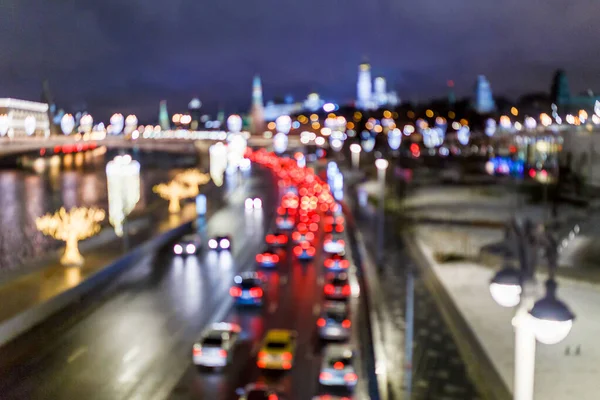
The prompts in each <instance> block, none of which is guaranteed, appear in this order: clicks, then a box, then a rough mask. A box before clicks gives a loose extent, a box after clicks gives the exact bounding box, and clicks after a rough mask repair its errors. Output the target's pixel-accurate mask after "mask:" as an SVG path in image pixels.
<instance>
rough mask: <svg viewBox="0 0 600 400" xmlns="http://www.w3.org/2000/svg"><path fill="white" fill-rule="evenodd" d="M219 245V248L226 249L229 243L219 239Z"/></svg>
mask: <svg viewBox="0 0 600 400" xmlns="http://www.w3.org/2000/svg"><path fill="white" fill-rule="evenodd" d="M219 244H220V245H221V248H223V249H228V248H229V244H230V243H229V240H227V239H221V242H220V243H219Z"/></svg>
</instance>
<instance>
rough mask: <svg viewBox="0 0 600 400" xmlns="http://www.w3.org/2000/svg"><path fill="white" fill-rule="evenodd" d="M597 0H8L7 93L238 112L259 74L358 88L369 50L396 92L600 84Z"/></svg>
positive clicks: (0, 52)
mask: <svg viewBox="0 0 600 400" xmlns="http://www.w3.org/2000/svg"><path fill="white" fill-rule="evenodd" d="M597 15H600V2H597V1H595V0H580V1H577V2H572V1H569V0H529V1H522V0H503V1H496V0H450V1H446V2H440V1H439V0H419V1H414V0H412V1H409V0H369V1H367V0H304V1H292V0H253V1H239V0H203V1H197V0H169V1H166V0H163V1H160V0H102V1H98V0H54V1H44V0H4V1H2V2H0V76H2V79H1V80H0V96H16V97H23V98H31V99H36V98H39V93H40V82H41V80H42V79H45V78H47V79H49V80H50V82H51V85H52V87H53V90H54V94H55V96H56V97H57V98H58V99H59V101H61V102H63V103H64V104H65V105H69V104H76V103H81V102H83V101H85V102H87V104H89V106H90V109H91V110H92V111H94V112H96V113H99V115H100V116H101V117H102V118H106V116H107V115H108V113H110V112H112V111H113V110H128V111H131V112H136V113H138V114H139V115H140V116H142V117H144V118H154V116H155V114H156V111H157V107H158V101H159V100H160V99H162V98H166V99H167V100H168V101H169V103H170V105H171V108H172V109H173V108H179V107H184V106H185V104H186V103H187V101H188V100H189V99H190V98H191V97H192V96H199V97H200V98H201V99H202V100H203V102H204V104H205V105H206V107H207V108H208V109H209V110H210V111H213V110H215V109H216V108H217V106H221V107H227V109H228V110H232V111H243V110H245V109H246V108H247V106H248V103H249V101H250V100H249V98H250V85H251V77H252V75H253V74H254V73H260V74H261V76H262V78H263V83H264V87H265V96H266V97H267V98H271V97H274V96H278V95H285V94H288V93H289V94H293V95H294V96H295V97H303V96H305V95H306V94H307V92H308V91H310V90H318V91H319V92H321V93H322V95H324V96H326V97H328V98H335V99H339V100H340V101H345V100H350V99H352V98H353V97H354V90H355V79H356V70H357V64H358V63H359V62H360V61H361V60H362V59H363V58H364V57H368V59H369V60H370V61H371V64H372V65H373V71H374V73H375V74H381V75H385V76H386V77H387V78H388V81H389V82H390V83H391V84H392V85H393V86H395V88H396V89H397V90H398V92H399V94H400V96H401V97H402V98H415V97H418V98H419V99H424V98H427V97H429V96H437V95H442V94H443V93H444V90H445V82H446V80H447V79H454V80H455V82H456V87H457V91H458V94H459V95H465V94H469V93H470V91H471V88H472V85H473V82H474V80H475V76H476V75H477V74H480V73H482V74H486V75H487V76H488V78H489V79H490V81H491V84H492V88H493V89H494V91H495V92H496V93H503V94H507V95H510V96H515V95H518V94H520V93H523V92H527V91H539V90H547V88H548V86H549V81H550V79H551V76H552V72H553V70H554V69H556V68H557V67H564V68H565V69H566V70H567V72H568V73H569V76H570V81H571V85H572V87H573V88H574V89H575V90H583V89H586V88H588V87H591V88H597V89H600V76H599V75H598V74H597V73H596V70H597V67H598V65H599V64H600V53H598V52H597V51H595V40H596V37H597V29H596V28H595V20H594V18H595V17H596V16H597Z"/></svg>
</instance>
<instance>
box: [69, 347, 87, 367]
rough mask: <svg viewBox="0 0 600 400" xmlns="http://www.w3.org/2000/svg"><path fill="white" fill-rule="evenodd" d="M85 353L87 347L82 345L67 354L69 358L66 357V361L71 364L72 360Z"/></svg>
mask: <svg viewBox="0 0 600 400" xmlns="http://www.w3.org/2000/svg"><path fill="white" fill-rule="evenodd" d="M85 353H87V347H85V346H82V347H80V348H78V349H77V350H75V351H74V352H73V354H71V355H70V356H69V358H68V359H67V362H68V363H69V364H71V363H72V362H73V361H75V360H77V359H78V358H79V357H81V356H82V355H84V354H85Z"/></svg>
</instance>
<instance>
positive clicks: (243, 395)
mask: <svg viewBox="0 0 600 400" xmlns="http://www.w3.org/2000/svg"><path fill="white" fill-rule="evenodd" d="M277 392H278V391H277V389H276V388H273V387H271V386H269V385H267V384H266V383H262V382H257V383H249V384H248V385H246V387H245V388H243V389H242V388H238V389H237V390H236V391H235V393H236V394H237V395H238V396H239V397H238V400H280V399H281V397H279V395H278V394H277Z"/></svg>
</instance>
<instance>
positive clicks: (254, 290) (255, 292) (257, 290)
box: [250, 287, 263, 297]
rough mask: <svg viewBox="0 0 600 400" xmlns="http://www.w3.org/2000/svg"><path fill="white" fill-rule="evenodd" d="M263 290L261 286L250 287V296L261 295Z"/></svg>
mask: <svg viewBox="0 0 600 400" xmlns="http://www.w3.org/2000/svg"><path fill="white" fill-rule="evenodd" d="M262 295H263V290H262V289H261V288H257V287H255V288H252V289H250V297H262Z"/></svg>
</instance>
